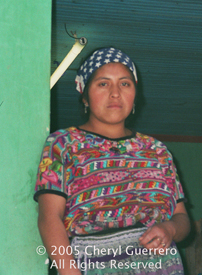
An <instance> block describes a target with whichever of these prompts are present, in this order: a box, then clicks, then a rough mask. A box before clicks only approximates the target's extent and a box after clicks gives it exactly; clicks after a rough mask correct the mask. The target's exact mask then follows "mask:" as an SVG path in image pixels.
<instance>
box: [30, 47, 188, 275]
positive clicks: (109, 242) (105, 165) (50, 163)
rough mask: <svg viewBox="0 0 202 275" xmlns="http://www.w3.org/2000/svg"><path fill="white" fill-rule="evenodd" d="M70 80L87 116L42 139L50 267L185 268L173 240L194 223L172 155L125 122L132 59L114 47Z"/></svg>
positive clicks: (97, 270) (132, 93)
mask: <svg viewBox="0 0 202 275" xmlns="http://www.w3.org/2000/svg"><path fill="white" fill-rule="evenodd" d="M76 83H77V90H78V91H79V92H80V93H81V94H82V100H83V103H84V105H85V111H86V112H89V119H88V121H87V123H85V124H84V125H81V126H79V127H70V128H68V129H65V130H59V131H56V132H54V133H52V134H51V135H50V136H49V137H48V138H47V140H46V143H45V146H44V150H43V154H42V159H41V163H40V165H39V172H38V180H37V183H36V193H35V196H34V198H35V200H36V201H38V203H39V218H38V225H39V230H40V234H41V237H42V240H43V242H44V245H45V247H46V249H47V252H48V254H49V257H50V258H51V260H52V266H56V267H57V268H58V273H59V274H60V275H68V274H141V275H143V274H161V275H162V274H172V275H174V274H184V273H183V266H182V262H181V258H180V255H179V252H178V250H177V247H176V245H175V242H178V241H181V240H182V239H184V238H185V237H186V235H187V234H188V233H189V229H190V224H189V218H188V216H187V212H186V210H185V206H184V202H183V201H184V194H183V190H182V186H181V184H180V182H179V179H178V176H177V173H176V169H175V166H174V164H173V160H172V156H171V154H170V152H169V151H168V150H167V148H166V146H165V145H164V144H163V143H162V142H160V141H158V140H156V139H154V138H152V137H149V136H147V135H144V134H141V133H138V132H134V131H132V130H130V129H128V128H126V127H125V120H126V118H127V117H128V116H129V115H130V113H131V112H132V113H134V107H135V106H134V101H135V97H136V93H137V74H136V69H135V66H134V64H133V62H132V61H131V59H130V58H129V57H128V56H127V55H126V54H124V53H123V52H121V51H120V50H117V49H114V48H104V49H101V50H98V51H95V52H94V53H93V55H91V56H90V57H89V58H88V59H87V60H86V61H85V62H84V64H83V65H82V66H81V68H80V70H79V72H78V75H77V77H76ZM70 245H71V246H70Z"/></svg>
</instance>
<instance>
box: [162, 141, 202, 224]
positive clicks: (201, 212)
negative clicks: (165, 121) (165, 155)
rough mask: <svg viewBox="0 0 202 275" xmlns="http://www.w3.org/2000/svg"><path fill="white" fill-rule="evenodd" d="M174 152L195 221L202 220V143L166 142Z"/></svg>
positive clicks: (190, 213)
mask: <svg viewBox="0 0 202 275" xmlns="http://www.w3.org/2000/svg"><path fill="white" fill-rule="evenodd" d="M165 144H166V145H167V147H168V148H169V150H170V151H171V152H172V154H173V157H174V161H175V164H176V166H177V169H178V174H179V176H180V180H181V182H182V185H183V188H184V191H185V196H186V198H187V203H186V206H187V210H188V212H189V215H190V217H191V218H192V219H193V220H199V219H200V218H202V169H201V167H202V143H184V142H181V143H180V142H165Z"/></svg>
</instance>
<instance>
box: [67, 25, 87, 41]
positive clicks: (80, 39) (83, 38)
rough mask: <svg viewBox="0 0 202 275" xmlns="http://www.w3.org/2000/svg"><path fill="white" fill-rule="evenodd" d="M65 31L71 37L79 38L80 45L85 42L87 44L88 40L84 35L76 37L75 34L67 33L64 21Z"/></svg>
mask: <svg viewBox="0 0 202 275" xmlns="http://www.w3.org/2000/svg"><path fill="white" fill-rule="evenodd" d="M65 31H66V33H67V34H68V35H69V36H70V37H71V38H74V39H77V40H79V43H80V44H81V45H86V44H87V42H88V40H87V39H86V38H85V37H80V38H77V37H75V36H73V35H71V34H69V32H68V31H67V27H66V23H65Z"/></svg>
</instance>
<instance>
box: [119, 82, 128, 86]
mask: <svg viewBox="0 0 202 275" xmlns="http://www.w3.org/2000/svg"><path fill="white" fill-rule="evenodd" d="M121 85H122V86H124V87H126V86H130V84H129V83H128V82H122V83H121Z"/></svg>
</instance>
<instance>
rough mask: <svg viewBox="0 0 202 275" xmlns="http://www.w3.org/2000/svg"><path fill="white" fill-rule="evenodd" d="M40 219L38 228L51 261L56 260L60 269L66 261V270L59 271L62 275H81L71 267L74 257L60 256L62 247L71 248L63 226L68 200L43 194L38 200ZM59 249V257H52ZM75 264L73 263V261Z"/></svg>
mask: <svg viewBox="0 0 202 275" xmlns="http://www.w3.org/2000/svg"><path fill="white" fill-rule="evenodd" d="M38 203H39V217H38V227H39V231H40V234H41V238H42V240H43V243H44V246H45V247H46V250H47V253H48V255H49V257H50V258H51V260H55V261H56V263H57V266H58V267H59V260H63V259H64V263H65V265H64V268H61V269H58V271H59V273H60V275H68V274H72V275H73V274H74V275H81V272H80V271H79V270H78V269H77V268H76V269H75V268H74V266H73V265H71V266H70V260H74V258H73V255H67V254H66V253H65V254H64V255H58V248H59V247H60V246H64V247H65V248H66V247H67V246H70V242H69V238H68V236H67V232H66V230H65V227H64V224H63V221H62V220H63V216H64V211H65V205H66V199H65V198H64V197H62V196H58V195H54V194H42V195H40V196H39V198H38ZM53 246H55V247H56V248H57V253H55V254H57V255H51V254H52V253H53V251H54V247H53ZM72 263H73V261H72Z"/></svg>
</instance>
